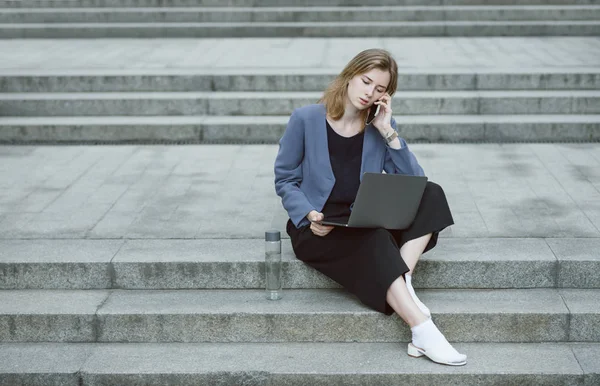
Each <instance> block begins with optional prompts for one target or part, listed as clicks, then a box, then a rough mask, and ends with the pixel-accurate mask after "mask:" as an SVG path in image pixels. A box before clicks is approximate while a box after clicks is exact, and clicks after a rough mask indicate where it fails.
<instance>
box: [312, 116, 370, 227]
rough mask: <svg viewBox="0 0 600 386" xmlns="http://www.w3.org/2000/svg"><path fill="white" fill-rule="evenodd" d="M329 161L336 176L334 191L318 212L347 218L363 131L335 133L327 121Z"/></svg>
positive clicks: (356, 182) (357, 177) (332, 217)
mask: <svg viewBox="0 0 600 386" xmlns="http://www.w3.org/2000/svg"><path fill="white" fill-rule="evenodd" d="M326 126H327V142H328V147H329V161H330V162H331V168H332V169H333V175H334V176H335V185H334V186H333V190H332V191H331V194H330V195H329V198H328V199H327V202H326V203H325V206H324V207H323V210H322V211H321V212H322V213H323V214H324V215H325V219H328V220H338V221H347V220H348V218H349V217H350V205H351V204H352V203H353V202H354V200H355V199H356V193H357V192H358V186H359V185H360V168H361V163H362V152H363V142H364V137H365V132H364V130H363V131H362V132H361V133H359V134H356V135H354V136H352V137H343V136H341V135H339V134H338V133H336V132H335V131H334V130H333V128H332V127H331V126H330V125H329V122H326Z"/></svg>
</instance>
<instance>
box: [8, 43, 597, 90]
mask: <svg viewBox="0 0 600 386" xmlns="http://www.w3.org/2000/svg"><path fill="white" fill-rule="evenodd" d="M0 44H2V42H0ZM94 48H98V49H101V47H94ZM133 59H134V58H132V60H133ZM133 64H134V66H133V68H111V67H102V68H86V67H83V68H78V67H72V68H69V67H68V66H69V64H68V63H64V65H65V69H61V68H54V67H51V68H48V69H45V68H39V67H34V68H24V69H15V68H13V67H7V68H3V69H2V70H0V74H2V76H1V77H0V85H1V86H2V90H5V91H6V92H7V93H54V94H53V96H54V97H58V98H59V97H60V95H59V93H84V92H94V93H101V92H132V91H136V92H149V91H150V92H159V93H164V92H198V91H201V90H204V91H206V90H211V91H214V92H215V93H223V92H252V93H254V92H286V93H289V92H316V93H322V92H323V89H324V88H325V87H326V86H327V84H328V83H329V82H330V81H331V80H333V79H334V77H335V75H337V72H338V70H339V69H338V68H335V67H332V68H328V67H324V68H321V67H315V68H313V67H306V68H297V67H291V68H285V67H284V68H268V67H265V68H258V67H257V68H248V69H244V68H236V67H229V68H223V69H221V68H212V67H189V68H188V67H176V65H177V63H167V64H166V65H164V66H161V67H158V68H155V67H150V68H145V67H143V66H142V64H141V63H137V62H134V63H133ZM82 65H85V63H84V64H82ZM124 65H126V64H124ZM398 85H399V86H398V91H399V92H408V91H413V92H419V91H421V92H422V91H430V92H433V91H435V90H447V91H465V90H471V91H473V90H480V91H493V90H496V91H497V90H511V91H519V90H537V91H541V92H544V90H562V91H565V90H567V91H573V90H581V91H595V90H597V89H598V88H599V87H600V73H599V71H598V68H596V67H593V66H588V67H579V66H578V67H533V68H530V67H524V68H523V67H511V66H507V67H479V68H472V67H470V66H457V67H413V65H410V64H408V65H407V67H401V68H399V69H398ZM67 95H69V94H67ZM213 95H214V94H213ZM7 97H9V96H7Z"/></svg>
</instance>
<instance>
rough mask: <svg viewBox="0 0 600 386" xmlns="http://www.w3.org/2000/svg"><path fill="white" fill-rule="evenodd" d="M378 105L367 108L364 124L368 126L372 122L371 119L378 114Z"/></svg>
mask: <svg viewBox="0 0 600 386" xmlns="http://www.w3.org/2000/svg"><path fill="white" fill-rule="evenodd" d="M379 107H380V106H379V105H373V106H371V107H370V108H369V114H367V120H366V122H365V123H366V124H367V125H370V124H371V122H373V119H375V117H376V116H377V114H379Z"/></svg>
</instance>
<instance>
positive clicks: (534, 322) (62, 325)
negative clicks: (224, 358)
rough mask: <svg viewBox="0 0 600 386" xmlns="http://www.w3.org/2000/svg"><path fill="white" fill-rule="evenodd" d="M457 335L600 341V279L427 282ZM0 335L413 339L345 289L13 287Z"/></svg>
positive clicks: (3, 296)
mask: <svg viewBox="0 0 600 386" xmlns="http://www.w3.org/2000/svg"><path fill="white" fill-rule="evenodd" d="M418 295H419V298H420V299H421V300H422V301H423V302H424V303H425V304H426V305H427V306H428V307H429V308H430V309H431V311H432V314H433V318H434V320H435V322H436V324H437V325H438V326H439V328H440V330H441V331H443V332H444V334H445V336H446V337H447V338H448V340H449V341H453V342H507V343H508V342H514V343H516V342H519V343H533V342H599V341H600V303H599V302H598V297H599V296H600V290H597V289H511V290H504V289H495V290H449V289H444V290H420V291H419V292H418ZM0 325H1V326H3V328H1V329H0V342H13V343H14V342H104V343H118V342H125V343H136V342H138V343H152V342H215V343H216V342H261V343H266V342H399V341H400V342H407V341H409V339H410V329H409V328H408V326H407V325H406V324H404V323H403V322H402V321H401V320H400V318H399V317H398V316H397V315H393V316H392V317H387V316H386V315H384V314H381V313H378V312H376V311H374V310H371V309H369V308H367V307H366V306H364V305H363V304H362V303H360V302H359V300H358V299H357V298H356V297H354V296H353V295H350V294H349V293H348V292H346V291H344V290H341V289H304V290H285V291H283V299H281V300H279V301H271V300H267V299H266V296H265V291H264V290H159V291H154V290H144V291H136V290H83V291H81V290H14V291H13V290H4V291H0Z"/></svg>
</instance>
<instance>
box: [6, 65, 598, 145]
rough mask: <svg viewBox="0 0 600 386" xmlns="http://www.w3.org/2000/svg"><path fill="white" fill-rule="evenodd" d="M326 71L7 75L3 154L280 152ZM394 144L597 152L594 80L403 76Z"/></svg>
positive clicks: (545, 73)
mask: <svg viewBox="0 0 600 386" xmlns="http://www.w3.org/2000/svg"><path fill="white" fill-rule="evenodd" d="M332 78H333V75H332V74H331V73H330V72H329V71H326V70H303V71H299V72H298V73H292V72H289V71H285V70H275V71H271V72H270V73H267V72H265V71H262V70H256V71H254V70H249V71H247V72H241V73H240V72H236V71H223V70H221V71H217V72H216V73H212V74H207V73H203V72H199V73H194V72H192V73H186V72H185V71H176V72H173V71H172V72H170V73H163V74H161V73H160V72H159V73H158V74H152V73H150V74H131V73H127V72H125V71H122V72H121V73H120V74H112V75H111V74H102V73H98V74H93V73H89V72H88V73H82V74H78V73H72V74H60V73H53V74H46V75H36V74H31V75H28V76H24V75H18V74H10V73H9V74H6V75H5V76H3V77H2V78H0V84H1V85H2V89H3V90H4V91H5V93H3V94H0V115H2V116H4V117H5V118H2V119H0V129H1V130H0V141H2V142H9V143H10V142H28V141H29V142H103V143H119V142H121V143H122V142H125V143H127V142H135V143H152V142H156V141H159V142H172V141H185V142H200V143H277V141H278V140H279V138H280V137H281V135H282V134H283V131H284V130H285V126H286V124H287V121H288V117H289V114H290V113H291V111H292V110H293V109H294V108H296V107H299V106H302V105H306V104H309V103H316V101H317V100H318V99H319V96H320V95H321V92H322V90H323V89H324V88H325V87H326V85H327V83H328V82H329V81H330V80H331V79H332ZM398 83H399V85H400V86H399V87H402V89H401V90H399V91H398V92H397V94H396V96H395V99H394V105H393V108H394V111H395V113H396V114H398V115H396V119H397V121H398V123H399V124H400V125H401V126H400V133H401V135H402V136H403V137H404V138H405V139H407V140H410V141H423V142H513V141H597V140H599V139H600V107H599V106H600V92H599V91H598V90H600V73H599V72H598V70H597V69H585V68H582V69H565V70H563V71H557V70H535V69H533V70H528V71H517V70H508V71H501V70H496V71H492V70H489V71H481V72H474V71H468V70H464V69H460V68H456V69H445V70H443V69H442V70H439V71H433V70H432V71H411V70H408V69H403V70H401V74H400V79H399V82H398Z"/></svg>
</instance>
